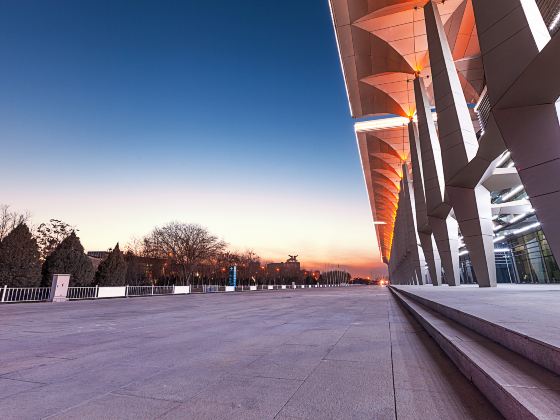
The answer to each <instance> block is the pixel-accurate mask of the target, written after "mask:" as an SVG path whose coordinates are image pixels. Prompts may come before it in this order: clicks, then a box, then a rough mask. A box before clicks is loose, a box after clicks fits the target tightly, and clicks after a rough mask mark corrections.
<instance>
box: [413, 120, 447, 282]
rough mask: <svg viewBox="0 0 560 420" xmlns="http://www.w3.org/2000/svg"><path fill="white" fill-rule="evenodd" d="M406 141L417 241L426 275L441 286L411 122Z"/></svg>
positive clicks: (418, 146) (420, 159) (416, 141)
mask: <svg viewBox="0 0 560 420" xmlns="http://www.w3.org/2000/svg"><path fill="white" fill-rule="evenodd" d="M408 139H409V143H410V159H411V163H412V185H413V189H414V207H415V211H416V228H417V232H418V239H419V240H420V244H421V245H422V250H423V252H424V258H425V260H426V264H427V265H428V273H429V275H430V279H431V281H432V284H434V285H437V286H439V285H441V260H440V258H439V253H438V252H437V248H436V247H435V242H434V240H433V235H432V228H431V227H430V224H429V222H428V212H427V209H426V195H425V194H424V178H423V176H422V156H421V155H420V140H419V138H418V128H417V126H416V125H415V124H414V122H413V121H412V120H411V121H410V122H409V123H408Z"/></svg>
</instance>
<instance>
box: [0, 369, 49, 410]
mask: <svg viewBox="0 0 560 420" xmlns="http://www.w3.org/2000/svg"><path fill="white" fill-rule="evenodd" d="M44 385H45V384H41V383H37V382H25V381H16V380H12V379H3V378H0V407H1V406H2V402H1V400H2V399H3V398H8V397H11V396H13V395H16V394H19V393H20V392H26V391H29V390H31V389H34V388H40V387H42V386H44ZM0 417H2V410H1V409H0Z"/></svg>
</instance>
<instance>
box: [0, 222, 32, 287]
mask: <svg viewBox="0 0 560 420" xmlns="http://www.w3.org/2000/svg"><path fill="white" fill-rule="evenodd" d="M40 282H41V263H40V261H39V248H38V247H37V241H36V240H35V239H34V238H33V236H32V235H31V232H30V231H29V228H28V227H27V225H26V224H25V223H21V224H19V225H18V226H16V227H15V228H14V229H12V230H11V231H10V233H8V235H7V236H6V237H5V238H4V239H3V240H2V242H0V285H8V286H10V287H37V286H39V284H40Z"/></svg>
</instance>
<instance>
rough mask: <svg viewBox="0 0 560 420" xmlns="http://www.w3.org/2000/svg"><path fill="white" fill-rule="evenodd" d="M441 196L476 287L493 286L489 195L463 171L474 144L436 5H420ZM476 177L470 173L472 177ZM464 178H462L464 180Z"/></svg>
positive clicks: (467, 112)
mask: <svg viewBox="0 0 560 420" xmlns="http://www.w3.org/2000/svg"><path fill="white" fill-rule="evenodd" d="M424 17H425V22H426V33H427V37H428V48H429V51H430V65H431V68H432V78H433V79H432V82H433V87H434V97H435V104H436V110H437V114H438V128H439V143H440V146H441V156H442V161H443V172H444V179H445V185H446V194H447V195H448V199H449V202H450V203H451V205H452V206H453V209H454V212H455V216H456V218H457V222H458V224H459V227H460V229H461V233H462V234H463V238H464V241H465V245H466V247H467V249H468V251H469V255H470V258H471V262H472V265H473V268H474V271H475V273H476V278H477V281H478V284H479V286H484V287H491V286H496V264H495V258H494V243H493V234H494V232H493V229H492V228H493V223H492V211H491V208H490V193H489V192H488V190H487V189H486V188H484V187H483V186H481V185H478V184H477V183H478V180H476V183H475V185H476V186H475V187H474V188H472V187H471V185H472V182H469V180H468V175H469V173H465V169H466V168H467V166H468V164H469V162H470V161H472V160H473V159H474V158H475V157H476V155H477V151H478V141H477V138H476V133H475V130H474V127H473V124H472V121H471V117H470V113H469V110H468V108H467V102H466V99H465V96H464V93H463V89H462V88H461V83H460V81H459V76H458V75H457V69H456V68H455V62H454V60H453V56H452V53H451V49H450V48H449V43H448V41H447V37H446V34H445V28H444V26H443V23H442V21H441V18H440V15H439V11H438V6H437V4H436V3H434V2H433V1H430V2H429V3H428V4H426V6H425V7H424ZM472 175H473V176H475V174H474V173H473V174H472ZM466 177H467V178H466Z"/></svg>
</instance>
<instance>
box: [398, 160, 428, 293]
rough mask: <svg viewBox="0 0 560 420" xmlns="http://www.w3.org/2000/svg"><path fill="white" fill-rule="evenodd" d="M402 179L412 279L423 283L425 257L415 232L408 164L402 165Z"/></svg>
mask: <svg viewBox="0 0 560 420" xmlns="http://www.w3.org/2000/svg"><path fill="white" fill-rule="evenodd" d="M402 171H403V179H402V186H403V190H404V194H403V198H404V199H405V201H404V203H402V204H400V205H404V206H405V209H404V211H405V212H406V215H407V221H408V223H407V228H408V243H409V246H410V253H411V254H410V257H411V258H410V259H411V265H412V267H411V268H412V280H413V283H414V284H425V282H426V280H425V279H426V259H425V257H424V251H423V249H422V247H421V246H420V238H419V236H418V232H417V226H418V225H417V219H416V215H415V213H414V208H415V200H414V187H413V185H412V180H411V179H410V177H409V173H408V165H407V164H406V163H404V164H403V165H402Z"/></svg>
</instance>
